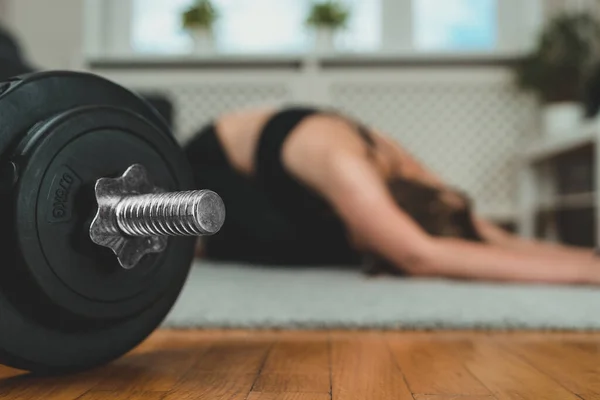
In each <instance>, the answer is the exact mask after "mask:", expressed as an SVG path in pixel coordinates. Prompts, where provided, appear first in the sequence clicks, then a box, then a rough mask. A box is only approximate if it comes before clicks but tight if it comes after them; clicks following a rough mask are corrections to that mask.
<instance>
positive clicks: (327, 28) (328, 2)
mask: <svg viewBox="0 0 600 400" xmlns="http://www.w3.org/2000/svg"><path fill="white" fill-rule="evenodd" d="M349 18H350V11H349V10H348V9H347V8H346V7H345V6H344V5H343V4H342V3H340V2H338V1H335V0H325V1H317V2H315V3H313V5H312V6H311V9H310V11H309V13H308V17H307V18H306V24H307V25H308V26H309V27H310V28H312V29H313V30H314V33H315V49H316V50H317V51H318V52H328V51H332V50H333V48H334V43H333V41H334V37H335V32H336V31H338V30H339V29H342V28H345V27H346V24H347V23H348V19H349Z"/></svg>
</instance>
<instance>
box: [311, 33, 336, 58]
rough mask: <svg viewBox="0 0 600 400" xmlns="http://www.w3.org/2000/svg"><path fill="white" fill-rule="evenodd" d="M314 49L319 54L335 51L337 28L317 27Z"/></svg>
mask: <svg viewBox="0 0 600 400" xmlns="http://www.w3.org/2000/svg"><path fill="white" fill-rule="evenodd" d="M314 46H315V47H314V49H315V51H316V52H317V53H319V54H325V53H331V52H333V51H335V30H334V29H331V28H317V29H316V30H315V44H314Z"/></svg>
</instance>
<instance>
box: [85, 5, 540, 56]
mask: <svg viewBox="0 0 600 400" xmlns="http://www.w3.org/2000/svg"><path fill="white" fill-rule="evenodd" d="M381 1H382V4H381V10H382V14H383V15H382V20H381V22H382V40H381V46H382V47H381V50H379V51H378V52H377V53H381V54H398V55H404V56H419V57H423V56H426V57H432V58H435V57H436V55H437V56H440V57H447V56H461V57H465V58H470V57H473V58H480V57H481V56H484V57H489V56H490V55H492V56H493V55H498V56H504V55H519V54H522V53H523V52H525V51H527V50H528V49H529V48H530V47H531V46H532V45H533V43H534V42H535V39H536V35H537V32H538V31H539V29H540V26H541V25H542V24H543V21H544V8H543V0H528V1H525V2H523V1H522V0H498V36H497V37H498V44H497V46H496V48H495V49H493V50H485V51H479V50H477V51H469V52H465V53H461V52H456V51H443V52H439V53H437V54H436V53H432V52H423V51H419V50H417V49H415V47H414V40H413V17H412V16H413V12H412V4H413V0H381ZM84 18H85V23H84V26H85V31H84V56H85V58H87V59H97V58H136V57H139V56H140V53H137V52H135V51H134V50H133V48H132V46H131V35H132V31H133V29H132V23H133V0H85V15H84ZM372 53H373V52H370V53H369V54H370V55H372ZM358 54H359V55H360V53H358ZM157 57H161V58H163V55H157ZM169 57H174V58H177V57H179V56H177V55H175V56H174V55H164V58H169Z"/></svg>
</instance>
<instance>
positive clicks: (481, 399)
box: [415, 394, 496, 400]
mask: <svg viewBox="0 0 600 400" xmlns="http://www.w3.org/2000/svg"><path fill="white" fill-rule="evenodd" d="M495 399H496V398H495V397H494V396H469V395H466V396H463V395H460V394H455V395H452V394H448V395H446V394H416V395H415V400H495Z"/></svg>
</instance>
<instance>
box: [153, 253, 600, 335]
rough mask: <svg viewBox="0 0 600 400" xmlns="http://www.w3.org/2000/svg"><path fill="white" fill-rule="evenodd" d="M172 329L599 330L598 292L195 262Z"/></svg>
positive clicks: (170, 320) (171, 318) (168, 322)
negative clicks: (374, 276)
mask: <svg viewBox="0 0 600 400" xmlns="http://www.w3.org/2000/svg"><path fill="white" fill-rule="evenodd" d="M164 326H166V327H178V328H282V329H297V328H301V329H315V328H350V329H352V328H383V329H398V328H401V329H440V328H445V329H473V328H475V329H574V330H590V329H593V330H595V329H598V328H600V288H598V289H596V288H592V287H569V286H552V285H507V284H490V283H472V282H457V281H449V280H440V279H436V280H425V279H409V278H406V279H404V278H389V277H386V278H368V277H366V276H364V275H363V274H361V273H360V271H356V270H348V269H346V270H344V269H339V270H337V269H324V268H304V269H302V268H272V267H261V266H249V265H234V264H219V263H206V262H203V263H200V264H196V265H194V266H193V267H192V270H191V272H190V276H189V279H188V281H187V283H186V286H185V288H184V290H183V292H182V294H181V296H180V297H179V299H178V301H177V303H176V305H175V307H174V308H173V310H172V311H171V313H170V314H169V315H168V317H167V319H166V320H165V322H164Z"/></svg>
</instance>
